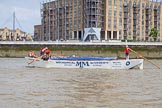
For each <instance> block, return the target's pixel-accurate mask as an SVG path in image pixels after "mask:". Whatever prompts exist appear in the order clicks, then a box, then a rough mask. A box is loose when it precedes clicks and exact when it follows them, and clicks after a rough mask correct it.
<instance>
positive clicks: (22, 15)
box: [0, 0, 43, 33]
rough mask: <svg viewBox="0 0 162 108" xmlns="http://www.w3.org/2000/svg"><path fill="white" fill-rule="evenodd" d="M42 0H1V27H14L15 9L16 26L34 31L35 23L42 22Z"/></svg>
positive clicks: (26, 30)
mask: <svg viewBox="0 0 162 108" xmlns="http://www.w3.org/2000/svg"><path fill="white" fill-rule="evenodd" d="M42 2H43V1H42V0H0V28H4V27H8V28H10V29H12V28H13V12H14V11H15V15H16V19H17V20H18V21H16V28H20V29H22V30H23V31H25V32H29V33H33V32H34V25H37V24H41V17H40V4H41V3H42Z"/></svg>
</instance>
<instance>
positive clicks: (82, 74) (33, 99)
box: [0, 58, 162, 108]
mask: <svg viewBox="0 0 162 108" xmlns="http://www.w3.org/2000/svg"><path fill="white" fill-rule="evenodd" d="M153 62H155V63H157V64H159V65H160V66H161V67H162V60H153ZM26 65H27V64H26V62H25V60H24V59H23V58H0V108H162V69H157V68H156V67H155V66H153V65H152V64H150V63H148V62H146V61H145V62H144V69H143V70H138V69H132V70H105V69H55V68H51V69H45V68H31V67H28V66H26Z"/></svg>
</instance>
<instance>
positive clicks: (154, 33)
mask: <svg viewBox="0 0 162 108" xmlns="http://www.w3.org/2000/svg"><path fill="white" fill-rule="evenodd" d="M149 36H150V37H153V38H157V36H158V30H157V29H156V28H152V29H151V32H150V34H149Z"/></svg>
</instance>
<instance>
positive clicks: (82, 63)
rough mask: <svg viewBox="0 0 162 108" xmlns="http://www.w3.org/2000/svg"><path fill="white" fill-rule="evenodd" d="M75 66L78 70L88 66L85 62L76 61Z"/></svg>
mask: <svg viewBox="0 0 162 108" xmlns="http://www.w3.org/2000/svg"><path fill="white" fill-rule="evenodd" d="M76 66H79V67H80V68H83V67H84V66H89V63H88V62H85V61H77V62H76Z"/></svg>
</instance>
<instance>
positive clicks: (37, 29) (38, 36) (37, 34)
mask: <svg viewBox="0 0 162 108" xmlns="http://www.w3.org/2000/svg"><path fill="white" fill-rule="evenodd" d="M34 40H35V41H43V39H42V25H35V26H34Z"/></svg>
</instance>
